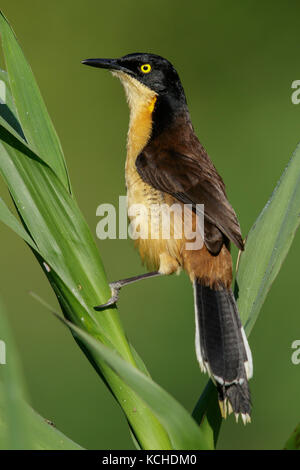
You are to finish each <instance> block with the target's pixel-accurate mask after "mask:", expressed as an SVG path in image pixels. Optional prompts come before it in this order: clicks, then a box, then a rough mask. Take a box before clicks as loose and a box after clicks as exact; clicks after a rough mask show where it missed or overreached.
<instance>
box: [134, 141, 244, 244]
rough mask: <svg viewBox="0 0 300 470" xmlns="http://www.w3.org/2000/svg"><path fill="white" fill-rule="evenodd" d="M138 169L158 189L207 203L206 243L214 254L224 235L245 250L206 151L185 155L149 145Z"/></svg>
mask: <svg viewBox="0 0 300 470" xmlns="http://www.w3.org/2000/svg"><path fill="white" fill-rule="evenodd" d="M136 168H137V171H138V173H139V175H140V176H141V178H142V179H143V181H145V182H146V183H147V184H149V185H150V186H152V187H154V188H155V189H157V190H160V191H163V192H165V193H168V194H171V195H172V196H173V197H175V198H176V199H177V200H179V201H181V202H183V203H185V204H193V205H194V206H195V205H196V204H204V215H205V244H206V246H207V248H208V249H209V250H210V251H211V252H212V253H216V252H218V251H219V250H220V248H221V246H222V244H223V243H224V236H223V235H225V236H226V237H227V238H229V239H230V240H231V241H232V242H233V243H235V245H236V246H237V247H238V248H239V249H241V250H243V249H244V245H243V240H242V236H241V231H240V226H239V223H238V220H237V217H236V214H235V212H234V210H233V208H232V207H231V205H230V204H229V202H228V200H227V197H226V193H225V186H224V183H223V181H222V179H221V177H220V176H219V175H218V173H217V171H216V169H215V167H214V166H213V164H212V163H211V161H210V160H209V158H208V156H207V155H206V154H205V155H203V153H202V155H196V156H195V155H185V154H182V153H179V152H176V151H174V150H169V149H163V148H161V146H159V147H158V146H156V145H151V144H149V145H147V146H146V147H145V148H144V150H143V152H142V153H141V154H140V155H139V156H138V157H137V159H136ZM195 210H196V207H195Z"/></svg>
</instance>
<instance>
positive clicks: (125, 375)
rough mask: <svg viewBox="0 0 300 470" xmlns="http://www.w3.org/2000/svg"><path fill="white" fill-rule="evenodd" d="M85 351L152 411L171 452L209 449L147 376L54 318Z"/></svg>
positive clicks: (178, 408) (183, 412) (182, 412)
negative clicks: (66, 327)
mask: <svg viewBox="0 0 300 470" xmlns="http://www.w3.org/2000/svg"><path fill="white" fill-rule="evenodd" d="M56 316H57V318H59V319H60V320H61V321H62V322H63V323H65V324H66V325H67V326H68V327H69V328H70V329H71V330H72V331H73V333H74V334H75V335H76V336H78V338H80V340H81V341H82V342H83V343H84V344H85V345H86V346H87V347H89V348H92V349H93V350H94V351H95V352H96V353H97V354H98V355H99V356H100V357H101V359H102V360H103V361H105V362H106V363H107V364H108V365H109V367H111V368H112V369H113V370H114V371H115V373H116V374H118V375H119V377H120V378H121V379H122V380H124V382H125V383H127V384H128V385H129V386H130V387H131V388H132V389H133V390H134V391H135V392H136V393H137V394H138V395H139V396H140V397H141V398H142V399H143V400H144V401H145V403H146V404H147V405H148V406H149V407H150V408H151V409H152V411H153V413H154V414H155V415H156V416H157V418H158V419H159V420H160V422H161V423H162V424H163V426H164V427H165V429H166V430H167V432H168V434H169V437H170V439H171V442H172V445H173V449H175V450H196V449H210V448H211V447H210V444H209V443H208V442H207V441H206V437H205V435H204V433H203V432H202V431H201V429H200V428H199V427H198V426H197V425H196V423H195V421H194V420H193V419H192V417H191V416H190V415H189V413H188V412H187V411H186V410H185V409H184V408H183V407H182V406H181V405H180V404H179V403H178V402H177V401H176V400H175V399H174V398H173V397H172V396H171V395H169V394H168V393H167V392H166V391H165V390H163V389H162V388H161V387H160V386H159V385H157V384H156V383H155V382H153V380H151V379H150V377H148V376H147V375H145V374H143V373H142V372H141V371H139V370H138V369H137V368H135V367H133V366H132V365H131V364H129V363H128V362H126V361H124V359H122V358H121V356H120V355H119V354H118V353H117V351H115V350H111V349H109V348H107V347H106V346H104V345H103V344H101V343H100V342H98V341H96V340H95V339H94V338H93V337H92V336H91V335H89V334H88V333H86V332H85V331H83V330H82V329H80V328H78V327H77V326H75V325H73V324H72V323H70V322H68V321H67V320H65V319H63V318H61V317H59V316H58V315H56Z"/></svg>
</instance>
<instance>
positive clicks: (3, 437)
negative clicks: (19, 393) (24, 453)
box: [0, 383, 83, 450]
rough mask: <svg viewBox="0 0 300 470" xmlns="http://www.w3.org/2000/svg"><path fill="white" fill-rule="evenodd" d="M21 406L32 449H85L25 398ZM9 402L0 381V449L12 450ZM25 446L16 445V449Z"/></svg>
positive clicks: (21, 401)
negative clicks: (32, 406) (7, 415)
mask: <svg viewBox="0 0 300 470" xmlns="http://www.w3.org/2000/svg"><path fill="white" fill-rule="evenodd" d="M19 404H20V406H22V408H23V412H22V413H23V416H24V418H25V419H26V421H27V424H28V428H29V435H30V439H31V441H32V442H31V446H30V450H83V448H82V447H81V446H80V445H79V444H76V442H74V441H72V440H71V439H69V438H68V437H67V436H65V435H64V434H63V433H62V432H60V431H59V430H58V429H57V428H56V427H54V426H53V425H52V424H50V422H49V421H48V420H46V419H45V418H43V417H42V416H40V415H39V414H38V413H37V412H36V411H34V410H33V409H32V408H31V407H30V406H29V405H28V403H26V402H25V401H24V400H23V398H21V400H20V403H19ZM6 407H7V404H6V402H5V401H4V391H3V384H1V383H0V450H12V447H11V446H10V445H8V444H7V441H8V437H7V436H8V433H9V432H10V431H9V427H8V426H9V423H8V421H7V419H5V416H6ZM22 448H23V449H24V447H16V450H20V449H22Z"/></svg>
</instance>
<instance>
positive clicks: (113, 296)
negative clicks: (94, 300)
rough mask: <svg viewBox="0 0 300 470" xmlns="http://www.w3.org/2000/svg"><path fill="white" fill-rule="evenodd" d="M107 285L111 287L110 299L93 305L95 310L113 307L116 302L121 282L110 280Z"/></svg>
mask: <svg viewBox="0 0 300 470" xmlns="http://www.w3.org/2000/svg"><path fill="white" fill-rule="evenodd" d="M109 287H110V289H111V297H110V299H109V300H108V301H107V302H105V304H101V305H97V306H96V307H94V309H95V310H97V311H100V310H104V309H106V308H109V307H114V306H115V305H116V303H117V302H118V299H119V293H120V289H121V287H122V284H121V283H120V282H119V281H116V282H111V283H110V284H109Z"/></svg>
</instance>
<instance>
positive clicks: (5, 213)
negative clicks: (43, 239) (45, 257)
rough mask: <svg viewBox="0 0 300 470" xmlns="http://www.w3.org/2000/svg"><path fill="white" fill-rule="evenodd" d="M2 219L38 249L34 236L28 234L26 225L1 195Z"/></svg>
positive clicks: (32, 246) (0, 214) (0, 209)
mask: <svg viewBox="0 0 300 470" xmlns="http://www.w3.org/2000/svg"><path fill="white" fill-rule="evenodd" d="M0 221H2V222H3V223H4V224H6V225H7V226H8V227H9V228H11V229H12V230H13V231H14V232H15V233H16V234H17V235H19V237H21V238H23V240H24V241H25V242H26V243H28V245H30V246H31V248H32V249H33V250H35V251H38V249H37V246H36V245H35V243H34V241H33V240H32V238H31V237H30V236H29V235H28V233H27V232H26V230H25V229H24V227H23V226H22V225H21V224H20V222H19V221H18V220H17V219H16V218H15V216H14V215H13V214H12V213H11V212H10V210H9V208H8V207H7V205H6V204H5V202H4V201H3V199H2V198H1V197H0Z"/></svg>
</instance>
